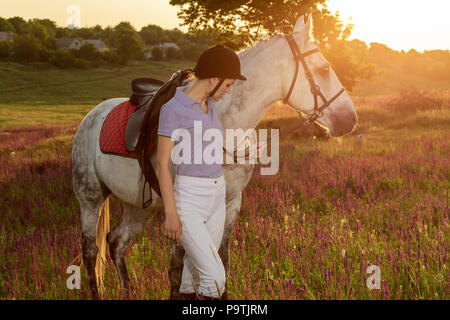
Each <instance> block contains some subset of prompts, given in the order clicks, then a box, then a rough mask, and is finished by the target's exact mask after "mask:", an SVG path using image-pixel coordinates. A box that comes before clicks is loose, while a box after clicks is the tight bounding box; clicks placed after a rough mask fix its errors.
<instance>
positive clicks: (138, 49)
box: [114, 22, 144, 63]
mask: <svg viewBox="0 0 450 320" xmlns="http://www.w3.org/2000/svg"><path fill="white" fill-rule="evenodd" d="M114 43H115V44H116V46H117V53H118V54H119V56H120V57H121V59H122V62H123V63H126V62H127V61H128V60H132V59H142V56H143V52H144V43H143V41H142V39H141V38H140V37H139V34H138V33H137V32H136V29H134V27H133V26H131V24H130V23H129V22H121V23H119V24H118V25H117V26H116V27H115V28H114Z"/></svg>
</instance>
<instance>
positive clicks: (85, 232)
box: [80, 192, 105, 299]
mask: <svg viewBox="0 0 450 320" xmlns="http://www.w3.org/2000/svg"><path fill="white" fill-rule="evenodd" d="M97 196H98V197H97V200H96V201H93V202H91V204H88V203H86V202H80V207H81V231H82V234H81V247H82V250H83V264H84V266H85V268H86V272H87V276H88V281H89V287H90V291H91V295H92V298H93V299H98V298H99V295H98V288H97V278H96V271H95V266H96V262H97V255H98V252H99V249H98V247H97V241H96V239H97V222H98V219H99V215H100V210H101V209H102V206H103V203H104V201H105V197H104V196H103V194H102V193H101V192H100V193H99V194H98V195H97ZM91 197H92V194H91ZM93 199H94V198H91V200H93Z"/></svg>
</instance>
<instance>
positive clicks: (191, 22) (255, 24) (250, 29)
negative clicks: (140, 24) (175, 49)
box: [170, 0, 371, 90]
mask: <svg viewBox="0 0 450 320" xmlns="http://www.w3.org/2000/svg"><path fill="white" fill-rule="evenodd" d="M170 4H171V5H174V6H177V7H179V9H180V11H179V13H178V17H179V18H180V19H181V20H182V21H183V22H182V25H184V26H188V28H189V31H190V32H191V33H198V32H199V31H208V32H209V33H210V34H212V35H213V36H214V38H215V39H214V42H216V43H221V44H224V45H227V46H228V47H230V48H231V49H234V50H238V49H242V48H244V47H246V46H250V45H253V44H254V42H255V41H256V40H259V39H262V38H267V37H270V36H272V35H274V34H275V33H276V32H281V33H290V32H292V30H293V27H294V26H295V23H296V22H297V20H298V18H299V17H300V16H302V15H305V14H312V15H313V23H314V27H313V35H314V38H315V39H317V40H319V41H320V43H321V45H320V49H323V50H324V52H327V57H328V59H329V60H330V63H331V64H332V66H333V68H334V69H335V70H336V73H337V75H338V77H339V78H340V79H343V80H342V83H343V85H344V86H345V87H346V88H347V89H349V90H351V89H352V88H353V87H354V85H355V83H356V82H357V81H358V79H365V78H366V77H367V76H370V74H371V72H369V71H368V69H370V68H371V67H369V66H366V67H363V66H360V65H358V64H357V63H355V62H352V59H353V58H352V51H351V50H348V49H345V50H342V49H343V48H346V41H345V40H347V39H348V37H349V36H350V34H351V31H352V29H353V27H354V26H353V25H352V24H347V25H344V24H343V22H342V21H341V20H340V18H339V13H336V14H332V13H331V11H330V10H329V9H328V7H327V0H292V1H286V0H271V1H266V0H252V1H248V0H230V1H222V0H208V1H204V0H170ZM340 50H341V51H340ZM339 64H340V65H339ZM366 69H367V70H366Z"/></svg>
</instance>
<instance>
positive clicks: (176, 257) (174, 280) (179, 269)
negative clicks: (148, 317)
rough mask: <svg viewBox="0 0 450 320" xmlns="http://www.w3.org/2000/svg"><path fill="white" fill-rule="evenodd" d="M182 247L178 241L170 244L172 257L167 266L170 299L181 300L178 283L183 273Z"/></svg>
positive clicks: (179, 283)
mask: <svg viewBox="0 0 450 320" xmlns="http://www.w3.org/2000/svg"><path fill="white" fill-rule="evenodd" d="M184 253H185V251H184V248H183V246H182V245H180V244H178V243H174V244H173V245H172V259H171V260H170V267H169V280H170V300H181V299H182V297H181V294H180V285H181V277H182V273H183V266H184V264H183V258H184Z"/></svg>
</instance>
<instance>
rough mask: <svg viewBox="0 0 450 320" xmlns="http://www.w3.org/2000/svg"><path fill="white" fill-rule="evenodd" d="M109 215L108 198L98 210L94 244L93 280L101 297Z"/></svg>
mask: <svg viewBox="0 0 450 320" xmlns="http://www.w3.org/2000/svg"><path fill="white" fill-rule="evenodd" d="M109 222H110V214H109V197H107V198H106V200H105V202H104V203H103V206H102V208H101V209H100V215H99V218H98V221H97V238H96V243H97V247H98V253H97V261H96V263H95V278H96V281H97V288H98V290H99V293H100V295H103V292H104V284H103V271H104V266H105V264H106V262H107V260H106V244H107V241H106V235H107V234H108V233H109V230H110V226H109Z"/></svg>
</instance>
